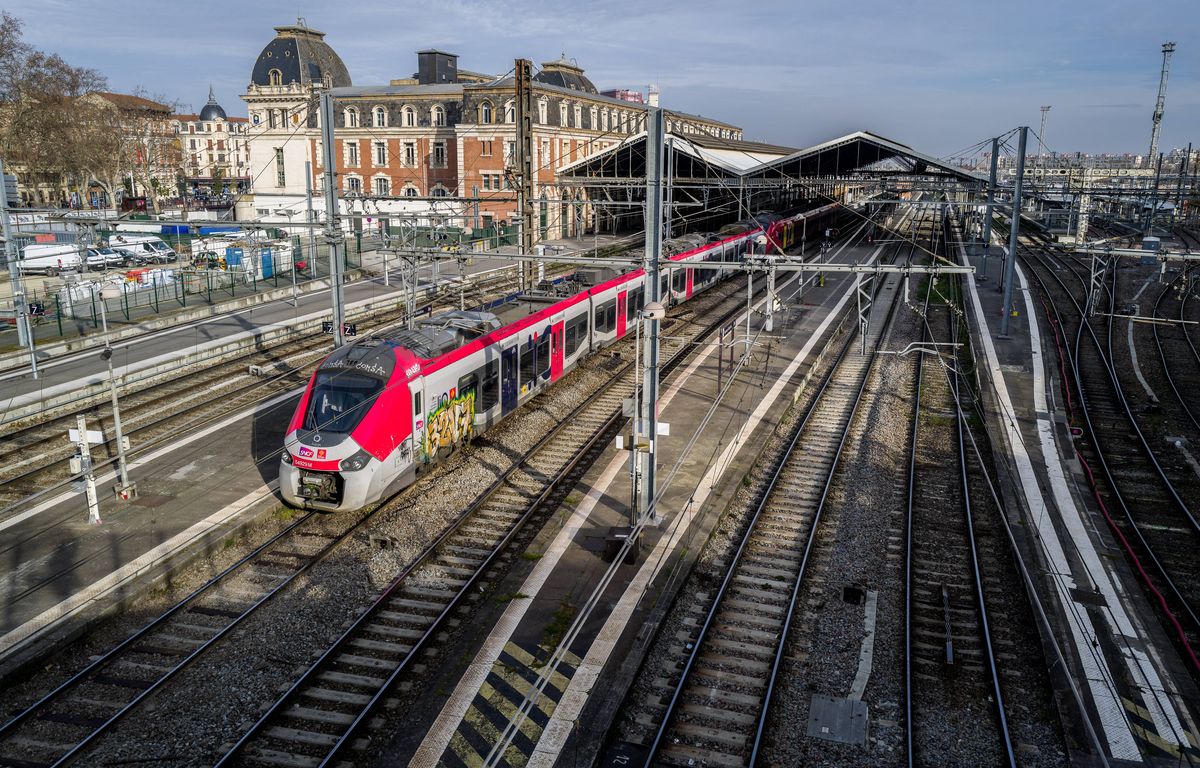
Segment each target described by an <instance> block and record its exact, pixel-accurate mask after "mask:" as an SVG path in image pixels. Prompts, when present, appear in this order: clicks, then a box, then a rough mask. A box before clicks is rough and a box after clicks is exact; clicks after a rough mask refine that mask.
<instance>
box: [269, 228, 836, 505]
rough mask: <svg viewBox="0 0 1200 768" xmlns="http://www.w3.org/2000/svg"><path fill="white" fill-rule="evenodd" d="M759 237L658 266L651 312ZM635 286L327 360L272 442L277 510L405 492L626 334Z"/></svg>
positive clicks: (440, 323) (438, 328)
mask: <svg viewBox="0 0 1200 768" xmlns="http://www.w3.org/2000/svg"><path fill="white" fill-rule="evenodd" d="M837 209H838V206H836V205H828V206H825V207H823V208H818V209H816V210H810V211H806V212H804V213H800V214H796V215H794V216H790V217H786V218H781V219H778V220H776V221H773V222H771V223H770V224H768V225H767V226H766V227H765V230H766V235H767V237H768V239H769V242H770V243H773V244H776V245H778V246H779V247H780V248H786V247H788V246H789V245H791V244H792V243H793V242H794V241H795V240H797V239H798V236H799V231H798V230H799V226H800V224H801V222H803V220H804V219H805V218H806V217H807V219H808V222H807V225H809V226H818V227H820V226H822V225H823V222H824V221H825V220H827V219H829V218H831V217H832V216H834V215H835V213H836V211H837ZM763 231H764V228H761V227H760V228H757V229H751V230H749V231H745V232H742V233H740V234H737V235H734V236H732V237H728V238H725V239H722V240H719V241H717V242H713V243H709V244H707V245H704V246H701V247H698V248H694V249H692V250H689V251H686V252H684V253H680V254H678V255H676V256H672V257H670V259H669V260H664V264H663V266H662V271H661V280H662V291H661V296H662V297H663V304H667V305H670V304H675V303H679V302H682V301H687V300H688V299H690V298H691V297H692V296H693V295H695V294H696V293H699V292H700V291H702V290H704V289H705V288H707V287H709V286H711V285H713V284H714V283H716V282H718V281H720V280H722V279H723V278H725V277H726V276H727V275H728V274H729V273H730V272H732V270H730V269H721V268H705V267H704V262H705V261H738V260H741V258H742V256H743V254H745V253H746V252H747V250H748V247H749V246H750V244H751V243H753V242H754V240H755V239H756V237H757V236H758V235H760V234H762V233H763ZM815 231H818V230H814V232H815ZM597 266H602V262H598V264H597ZM645 281H646V275H645V272H644V271H643V270H640V269H639V270H636V271H631V272H628V273H625V274H623V275H620V276H619V277H615V278H613V279H610V280H606V281H604V282H601V283H599V284H598V285H594V286H592V287H590V288H586V289H583V290H581V291H580V292H579V293H576V294H575V295H573V296H569V297H557V298H553V299H541V300H539V299H537V298H535V297H528V296H525V297H521V298H520V299H518V300H517V301H514V302H512V303H510V304H508V305H506V306H505V307H502V308H499V309H495V310H493V312H495V313H498V314H494V313H493V312H461V311H454V312H448V313H444V314H441V315H436V316H432V317H430V318H427V319H425V320H423V321H421V323H420V325H419V327H418V328H417V329H415V330H398V331H387V332H384V333H382V334H380V335H376V336H371V337H369V338H365V339H362V340H359V341H356V342H355V343H353V344H349V345H346V346H343V347H341V348H339V349H337V350H335V351H334V352H333V353H332V354H330V355H329V357H327V358H325V360H324V361H322V363H321V364H320V365H319V366H318V367H317V370H316V371H315V372H314V373H313V376H312V378H311V379H310V380H309V383H308V387H307V389H306V390H305V392H304V395H303V397H301V398H300V403H299V405H298V406H297V407H296V412H295V414H294V415H293V416H292V420H291V423H290V424H289V426H288V430H287V434H286V436H285V437H284V449H283V452H282V454H281V459H280V467H279V470H280V471H279V489H280V492H281V493H282V495H283V498H284V500H285V501H287V502H288V503H289V504H292V505H294V506H297V507H306V508H315V509H321V510H329V511H335V510H353V509H359V508H361V507H364V506H366V505H368V504H370V503H372V502H375V501H378V500H379V499H381V498H384V497H385V496H387V495H390V494H392V493H394V492H395V491H397V490H399V489H400V488H402V487H404V486H406V485H408V484H409V483H411V482H412V481H413V479H414V478H415V477H416V475H417V474H418V472H420V471H421V470H422V469H423V468H424V467H426V466H427V465H429V464H430V463H431V462H433V461H436V460H437V458H438V456H439V455H440V454H442V453H445V452H447V451H448V450H450V449H452V448H453V447H454V446H456V445H459V444H461V443H463V442H464V441H466V440H469V439H470V438H471V437H472V436H474V435H477V434H479V433H481V432H483V431H484V430H486V429H488V428H489V427H491V425H493V424H495V423H496V422H498V421H499V420H500V419H502V418H504V417H505V416H507V415H508V414H509V413H511V412H512V411H514V410H516V409H517V408H518V407H520V406H521V405H522V404H523V403H525V402H526V401H528V400H529V399H530V398H532V397H534V396H536V395H537V394H538V393H539V392H541V391H542V390H543V389H544V388H545V387H547V386H548V385H550V384H552V383H553V382H555V381H557V380H558V379H559V378H561V377H562V376H563V374H565V373H566V372H567V371H569V370H571V368H572V367H573V366H574V365H576V364H577V363H578V362H579V361H580V360H581V359H582V358H583V357H584V356H586V355H589V354H592V353H593V352H594V351H596V350H597V349H599V348H601V347H603V346H605V345H608V344H612V343H614V342H615V341H617V340H618V339H621V338H623V337H624V336H625V335H626V334H627V333H632V332H633V331H634V322H635V318H636V316H637V315H636V313H637V311H638V310H639V309H641V307H642V306H643V304H644V303H645ZM539 303H540V304H541V306H538V304H539ZM498 315H499V316H498Z"/></svg>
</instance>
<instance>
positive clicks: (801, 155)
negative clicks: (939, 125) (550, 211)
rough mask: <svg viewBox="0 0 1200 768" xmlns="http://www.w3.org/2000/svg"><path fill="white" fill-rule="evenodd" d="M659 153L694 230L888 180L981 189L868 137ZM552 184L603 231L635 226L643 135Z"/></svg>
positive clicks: (642, 179)
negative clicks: (589, 211)
mask: <svg viewBox="0 0 1200 768" xmlns="http://www.w3.org/2000/svg"><path fill="white" fill-rule="evenodd" d="M663 151H664V153H665V157H666V158H667V169H668V177H669V185H670V190H671V193H670V198H671V201H672V213H673V215H674V214H678V215H679V216H681V217H682V218H681V221H684V222H687V221H691V222H694V223H695V224H696V225H697V226H698V227H699V226H700V224H701V223H704V224H705V225H706V226H709V227H710V228H712V227H713V226H714V224H715V225H719V224H721V223H724V222H726V221H731V220H743V219H745V218H746V217H747V216H749V215H751V214H752V213H754V212H757V211H760V210H782V209H788V208H792V207H794V206H797V205H819V204H823V203H824V202H828V201H830V200H841V201H846V200H853V199H856V198H857V197H861V196H872V195H875V194H877V193H878V192H879V191H880V190H881V189H882V188H883V187H885V186H888V185H890V184H892V182H893V181H894V182H895V183H897V184H905V185H907V187H908V188H909V189H914V188H917V187H918V186H921V185H940V184H942V183H944V182H953V183H955V184H966V185H967V186H969V187H974V188H976V189H980V188H982V187H984V186H985V185H986V184H987V177H986V176H984V175H981V174H979V173H976V172H974V171H970V170H967V169H964V168H959V167H957V166H955V165H951V164H950V163H948V162H946V161H944V160H939V159H938V158H936V157H933V156H931V155H927V154H925V153H923V152H918V151H917V150H915V149H913V148H912V147H909V146H907V145H905V144H901V143H899V142H896V141H893V140H891V139H887V138H884V137H882V136H878V135H876V134H873V133H870V132H867V131H856V132H854V133H850V134H846V135H845V136H840V137H838V138H836V139H831V140H829V141H826V142H822V143H820V144H817V145H814V146H812V147H809V148H807V149H794V148H792V147H783V146H778V145H774V144H763V143H759V142H751V141H735V140H732V139H721V138H716V137H713V136H709V135H705V134H698V133H668V134H667V135H666V140H665V143H664V147H663ZM918 179H920V180H921V181H919V182H918V181H917V180H918ZM557 184H558V186H559V187H560V190H561V193H562V196H563V199H570V200H589V201H592V202H593V203H595V204H596V206H597V208H598V209H599V210H598V215H600V216H601V217H603V218H604V219H605V221H604V222H602V229H604V230H607V229H609V228H610V227H611V228H612V230H613V231H617V229H618V228H619V227H620V226H638V225H639V223H640V218H641V210H640V209H639V206H640V203H641V201H642V200H643V199H644V197H645V186H646V133H645V132H643V133H639V134H636V135H634V136H630V137H628V138H626V139H625V140H624V141H622V142H620V143H618V144H614V145H612V146H610V147H607V148H605V149H603V150H600V151H599V152H595V153H593V154H591V155H589V156H587V157H584V158H582V159H581V160H578V161H576V162H574V163H572V164H570V165H567V166H564V167H563V168H561V169H560V170H559V171H558V179H557ZM673 229H676V228H675V227H673Z"/></svg>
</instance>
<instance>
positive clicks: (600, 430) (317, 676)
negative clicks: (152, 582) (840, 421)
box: [217, 300, 742, 766]
mask: <svg viewBox="0 0 1200 768" xmlns="http://www.w3.org/2000/svg"><path fill="white" fill-rule="evenodd" d="M741 309H742V306H741V303H740V301H737V300H735V301H734V306H733V307H732V308H731V309H729V310H728V311H723V312H721V315H720V317H719V318H718V319H717V320H716V321H715V322H712V323H710V324H708V325H706V326H704V327H702V328H700V329H698V333H696V334H695V335H694V336H692V337H690V338H683V337H681V336H679V333H680V331H681V330H682V329H676V330H674V331H673V332H672V333H671V334H670V336H674V337H675V338H672V339H670V341H664V346H663V351H664V353H665V354H666V355H669V357H668V360H667V362H666V363H665V364H664V365H663V376H664V380H665V378H666V376H667V375H669V374H670V372H671V371H673V370H674V369H675V368H677V367H678V366H679V365H680V364H681V363H682V362H684V361H685V360H686V359H687V358H688V357H689V356H690V352H691V350H692V349H693V347H694V344H695V342H696V341H698V340H700V339H701V338H704V337H706V336H708V335H709V334H711V333H713V332H715V331H716V330H717V329H718V328H719V327H720V326H721V325H722V324H723V323H725V322H726V320H727V319H728V318H729V317H731V316H735V315H736V314H737V313H738V312H740V311H741ZM666 337H667V335H666V334H665V335H664V338H666ZM632 374H633V370H632V365H626V366H624V367H623V368H622V369H621V372H620V373H619V374H618V375H617V376H615V377H614V378H613V379H612V380H611V381H610V383H609V384H608V385H606V386H605V387H604V388H603V389H602V391H601V392H599V393H597V394H596V395H595V396H593V398H591V399H590V400H588V401H585V402H583V403H581V404H580V405H579V406H578V407H577V408H576V410H575V412H574V413H573V414H572V415H571V416H569V417H568V418H566V419H563V420H562V421H561V422H560V425H559V427H558V428H556V429H555V430H554V431H552V432H550V433H549V434H547V435H546V436H545V437H544V438H542V440H541V441H539V443H538V444H537V445H536V446H535V447H534V448H533V450H531V451H530V452H529V453H527V454H526V455H525V456H524V457H522V459H521V460H520V461H519V462H517V463H516V464H515V465H514V466H513V467H512V468H511V469H510V470H509V471H507V472H506V473H504V474H503V475H502V476H501V477H500V478H499V479H498V480H497V481H496V482H495V483H494V484H493V485H492V486H491V487H490V488H489V489H488V490H487V491H486V492H485V493H484V494H482V496H481V497H480V498H478V499H477V500H476V501H475V502H473V503H472V504H471V505H470V507H469V508H468V509H467V510H465V511H464V512H463V513H462V514H461V515H459V516H458V517H457V519H456V521H455V522H454V524H453V525H451V526H450V527H449V528H448V529H447V530H446V531H445V532H444V533H443V534H442V535H441V536H440V537H438V539H437V540H435V541H434V542H433V543H431V544H430V545H429V546H428V547H426V548H425V550H424V551H422V553H421V554H420V555H419V556H418V557H417V558H416V559H415V561H414V562H412V563H411V564H410V565H409V566H408V567H406V568H405V569H404V571H403V572H401V573H400V574H399V575H398V576H397V577H396V578H395V579H394V580H393V581H392V582H391V583H390V584H389V585H388V586H387V587H386V588H385V589H384V590H383V591H382V593H381V594H380V595H379V597H378V599H377V600H376V601H375V603H374V604H373V605H371V606H370V608H369V609H368V610H366V611H365V612H363V613H362V614H361V615H359V617H358V618H357V619H356V620H354V621H353V622H352V623H351V624H350V625H349V626H348V627H347V628H346V629H345V631H344V632H343V633H342V634H341V636H339V637H338V638H337V640H336V641H335V642H334V643H333V644H332V645H331V646H330V647H329V648H328V649H327V650H326V651H325V652H324V653H322V654H321V655H320V656H319V657H318V658H317V659H316V660H315V661H314V662H313V663H312V664H311V665H310V666H309V667H308V668H307V669H306V670H305V671H304V672H303V674H301V675H300V677H299V678H298V679H297V680H296V682H295V683H294V684H293V685H292V686H291V687H290V688H289V689H288V690H287V691H286V692H285V693H284V694H283V695H282V696H281V697H280V698H279V699H278V700H277V701H276V702H275V703H274V704H273V705H272V706H270V707H269V708H268V709H267V710H266V712H265V713H264V714H263V715H262V716H261V717H260V718H259V720H258V721H257V722H256V723H255V724H254V725H253V726H252V727H251V728H250V729H249V730H248V731H247V732H246V733H245V734H244V735H243V736H242V737H241V738H240V739H239V740H238V741H237V742H236V743H235V744H233V745H232V746H231V747H230V748H229V750H228V751H227V752H226V754H225V755H224V756H223V757H222V758H221V759H220V761H219V762H218V763H217V765H218V766H233V765H276V766H278V765H288V766H317V765H332V764H336V763H337V761H338V760H340V759H345V758H348V757H349V756H350V755H351V753H352V752H354V751H359V752H361V751H362V750H365V749H367V748H368V747H369V746H370V735H371V731H372V721H373V719H374V717H375V715H376V714H377V713H378V712H379V708H380V707H381V706H382V705H383V703H384V701H385V700H386V698H387V696H388V695H389V692H391V691H392V690H393V689H394V688H395V686H396V684H397V682H398V681H399V680H401V679H402V678H405V677H406V676H407V675H409V674H411V673H413V672H414V671H415V670H414V669H413V668H414V667H415V666H416V665H417V664H418V663H419V660H420V659H421V658H422V657H423V654H424V653H425V652H426V651H427V650H428V649H430V648H432V647H434V646H435V645H436V644H437V643H438V642H440V641H439V639H438V638H439V636H440V635H442V634H443V633H444V632H446V631H447V628H448V626H450V624H449V622H450V620H451V619H452V614H454V613H456V612H458V611H459V610H460V609H461V608H462V607H463V606H465V605H467V604H468V603H469V602H470V600H471V599H472V596H473V595H475V594H478V590H479V587H478V585H479V583H480V582H481V580H484V579H486V580H487V581H489V582H492V581H494V579H493V578H491V577H490V576H489V575H488V574H489V573H491V571H492V569H493V568H495V567H496V566H497V565H498V564H499V561H500V558H501V557H502V555H503V554H504V553H505V552H506V551H508V550H509V548H510V546H511V545H512V544H513V543H514V542H516V541H518V540H519V537H520V536H523V535H525V533H526V529H528V528H531V527H534V526H531V525H529V524H530V523H531V522H532V521H535V520H537V519H540V515H541V513H543V512H545V511H549V510H553V509H554V508H556V507H557V506H558V504H559V503H560V502H561V500H562V497H563V496H565V494H566V492H567V491H568V490H569V489H570V488H571V487H572V486H573V485H574V483H575V482H576V481H577V480H578V478H579V477H581V476H582V474H583V472H585V471H586V469H587V468H588V467H589V466H590V463H591V461H592V460H594V458H595V457H596V456H598V455H599V454H600V452H602V451H603V450H605V449H606V448H607V438H608V437H609V436H611V435H612V434H614V431H615V430H616V429H618V428H619V427H620V426H621V424H622V423H623V422H624V420H625V417H624V416H622V411H621V401H622V399H623V397H624V395H625V394H626V393H627V391H628V389H629V388H630V387H632V385H633V376H632Z"/></svg>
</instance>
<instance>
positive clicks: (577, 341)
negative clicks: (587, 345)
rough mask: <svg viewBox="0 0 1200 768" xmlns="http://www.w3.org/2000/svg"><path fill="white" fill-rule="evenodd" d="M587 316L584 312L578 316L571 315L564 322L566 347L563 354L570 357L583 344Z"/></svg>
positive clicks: (585, 337) (585, 336)
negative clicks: (565, 322)
mask: <svg viewBox="0 0 1200 768" xmlns="http://www.w3.org/2000/svg"><path fill="white" fill-rule="evenodd" d="M587 329H588V317H587V314H586V313H584V314H582V315H579V316H578V317H573V318H571V319H570V320H568V321H567V324H566V349H565V351H564V352H563V354H564V355H565V356H566V357H570V356H571V355H573V354H575V353H576V352H577V351H578V350H579V347H580V346H582V345H583V343H584V341H585V340H586V339H587Z"/></svg>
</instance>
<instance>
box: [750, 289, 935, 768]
mask: <svg viewBox="0 0 1200 768" xmlns="http://www.w3.org/2000/svg"><path fill="white" fill-rule="evenodd" d="M917 328H918V326H917V322H916V318H915V316H914V315H913V314H912V313H911V312H909V311H907V310H905V309H904V308H900V309H898V310H897V315H896V320H895V324H894V326H893V328H892V330H891V333H890V334H889V337H888V339H887V340H886V341H885V344H884V347H883V348H884V349H899V348H902V347H904V346H906V345H907V344H908V342H909V340H910V339H913V338H915V337H916V333H917ZM912 372H913V366H912V362H911V360H909V359H908V358H906V357H898V356H890V355H889V356H882V357H881V358H880V359H879V361H878V362H877V363H876V366H875V367H874V368H873V369H872V371H871V374H870V377H869V379H868V382H867V389H866V392H865V393H864V395H863V397H864V402H863V403H862V405H860V407H859V412H858V415H857V417H856V419H855V421H854V424H853V426H852V427H851V432H850V438H849V440H848V442H847V445H846V449H845V450H846V454H845V455H846V456H847V457H854V461H852V462H843V464H842V467H841V468H840V469H839V471H838V474H837V476H836V477H835V479H834V483H833V486H832V488H831V495H830V499H829V506H828V509H827V510H826V512H825V515H824V517H823V519H822V527H821V531H820V532H819V533H818V536H817V547H816V550H815V551H816V560H815V561H814V563H813V565H812V566H811V576H810V578H808V579H806V580H805V581H806V585H807V586H802V587H801V591H800V595H799V597H798V601H799V604H800V605H801V606H807V607H808V610H807V611H806V612H804V613H803V614H801V615H800V620H799V621H798V622H797V623H796V624H794V625H793V630H792V633H791V636H790V637H789V638H788V651H789V652H788V654H787V655H786V657H785V661H784V666H783V668H782V670H781V672H780V676H779V685H778V686H777V687H776V693H775V698H774V702H773V704H772V707H771V723H770V729H769V735H768V737H767V740H766V745H765V751H764V764H765V765H778V766H785V765H787V766H791V765H806V766H825V765H836V766H881V765H901V764H903V763H904V760H905V755H904V738H903V737H904V731H903V726H902V722H903V721H902V701H903V699H902V696H903V688H902V683H903V679H902V676H901V671H902V669H903V664H902V659H903V657H902V647H901V643H900V638H901V637H902V627H903V624H902V622H903V616H904V604H903V595H902V593H901V590H900V585H901V584H902V581H901V579H902V552H901V550H900V547H902V545H903V541H902V539H901V538H900V537H899V532H900V530H901V525H902V521H903V510H904V498H905V487H904V470H903V467H904V466H906V461H907V453H908V441H909V434H910V424H909V411H910V409H911V390H912ZM848 584H854V585H861V586H863V587H865V588H866V589H869V590H876V591H877V592H878V608H877V615H876V624H875V651H874V660H873V666H872V670H871V676H870V679H869V680H868V682H867V687H866V691H865V692H864V694H863V701H864V702H866V704H867V706H868V707H869V711H870V717H871V728H870V732H869V736H868V743H867V746H866V748H865V749H864V748H862V747H859V746H848V745H843V744H837V743H834V742H830V741H824V740H820V739H810V738H796V737H797V736H798V735H799V734H803V733H805V732H806V730H807V724H808V708H809V701H810V700H811V698H812V696H813V694H814V693H823V694H827V695H830V696H839V697H841V696H845V695H847V693H848V692H849V690H850V685H851V683H852V681H853V679H854V675H855V673H856V672H857V670H858V657H859V651H860V648H861V644H862V640H863V638H864V637H865V632H864V629H863V608H862V607H861V606H859V605H855V604H850V603H846V602H844V601H843V600H842V599H841V594H842V587H843V586H845V585H848ZM785 735H786V737H785Z"/></svg>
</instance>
